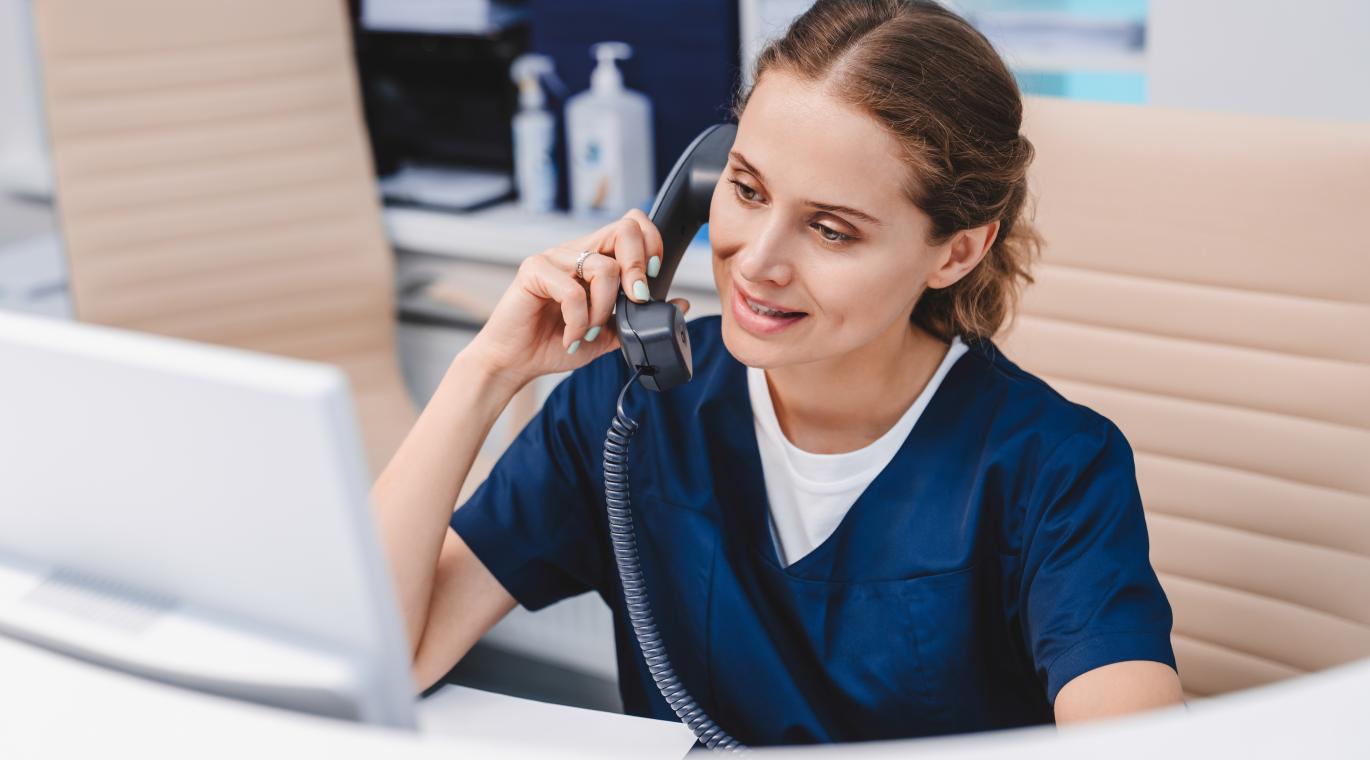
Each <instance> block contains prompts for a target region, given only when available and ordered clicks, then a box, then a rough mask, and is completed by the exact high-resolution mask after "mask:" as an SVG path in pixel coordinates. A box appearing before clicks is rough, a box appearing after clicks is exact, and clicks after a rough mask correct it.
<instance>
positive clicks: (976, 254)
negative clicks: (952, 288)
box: [928, 219, 999, 288]
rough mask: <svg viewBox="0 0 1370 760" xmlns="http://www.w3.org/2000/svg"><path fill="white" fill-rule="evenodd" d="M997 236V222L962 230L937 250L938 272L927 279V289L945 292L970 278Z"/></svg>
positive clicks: (936, 270) (934, 272) (935, 271)
mask: <svg viewBox="0 0 1370 760" xmlns="http://www.w3.org/2000/svg"><path fill="white" fill-rule="evenodd" d="M998 236H999V220H998V219H996V220H994V221H992V222H990V223H989V224H982V225H980V226H979V227H972V228H971V229H968V230H961V231H960V232H957V233H956V234H955V235H952V236H951V240H948V241H947V242H945V243H943V244H942V245H941V246H940V249H941V255H940V256H939V257H938V259H937V262H938V263H937V268H935V269H933V270H932V273H931V274H929V275H928V287H930V288H945V287H947V286H949V285H952V284H955V283H956V281H957V280H960V279H961V278H962V277H965V276H966V275H967V274H970V270H972V269H974V268H975V267H976V265H978V264H979V263H980V261H981V259H983V258H985V255H986V254H988V253H989V249H990V248H991V247H992V246H993V245H994V240H995V238H997V237H998Z"/></svg>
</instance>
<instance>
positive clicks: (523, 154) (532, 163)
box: [509, 53, 560, 213]
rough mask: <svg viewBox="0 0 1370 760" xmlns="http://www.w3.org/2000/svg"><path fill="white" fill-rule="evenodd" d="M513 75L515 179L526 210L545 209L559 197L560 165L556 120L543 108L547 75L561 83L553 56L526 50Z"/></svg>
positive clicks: (551, 81) (549, 79)
mask: <svg viewBox="0 0 1370 760" xmlns="http://www.w3.org/2000/svg"><path fill="white" fill-rule="evenodd" d="M509 72H510V76H511V77H512V78H513V80H514V81H515V82H517V83H518V88H519V109H520V110H519V112H518V113H517V114H515V115H514V183H515V187H517V188H518V196H519V205H520V206H521V207H522V208H523V209H524V210H526V211H531V212H537V213H546V212H549V211H551V210H552V208H553V205H554V204H555V203H556V198H557V167H556V163H555V161H554V159H553V157H552V149H553V145H554V143H555V141H556V120H555V119H554V118H553V117H552V114H550V113H548V112H547V109H545V108H543V104H544V103H545V102H546V98H545V97H544V95H543V92H542V82H543V79H544V78H546V79H547V80H548V81H549V82H550V83H551V84H552V85H553V87H554V88H555V87H557V86H559V84H560V83H559V82H558V81H557V80H556V72H555V70H554V68H553V66H552V59H551V58H548V57H547V56H545V55H539V54H537V53H527V54H524V55H521V56H519V57H518V58H516V59H514V63H513V64H512V65H511V66H510V67H509Z"/></svg>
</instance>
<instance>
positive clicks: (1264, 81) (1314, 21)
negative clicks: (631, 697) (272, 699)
mask: <svg viewBox="0 0 1370 760" xmlns="http://www.w3.org/2000/svg"><path fill="white" fill-rule="evenodd" d="M808 4H809V3H807V2H804V1H803V0H652V1H651V2H641V0H577V2H574V3H568V2H563V1H562V0H526V1H525V2H516V1H509V2H492V1H485V0H351V2H348V3H345V4H341V5H338V6H335V5H334V4H330V3H328V2H322V3H321V2H309V3H295V2H294V1H293V0H292V2H291V3H266V2H238V1H237V0H233V1H232V2H230V1H229V0H224V2H222V3H218V4H215V3H208V2H195V3H176V2H166V1H160V2H159V1H157V0H129V1H128V2H120V3H85V4H84V5H83V4H81V3H74V2H60V1H59V2H44V1H43V0H0V102H2V103H4V107H3V108H0V309H8V310H17V311H25V312H32V313H38V314H44V315H48V316H52V317H55V318H60V319H81V320H85V321H92V322H101V323H106V324H116V325H120V326H125V327H131V328H133V329H143V330H148V331H153V332H160V333H165V334H171V335H180V336H182V337H190V338H194V339H199V340H207V341H211V342H219V343H226V344H230V345H240V346H244V347H250V348H254V349H258V350H265V351H272V352H278V353H286V354H291V355H298V356H304V357H306V358H314V359H319V360H324V361H332V362H335V363H338V364H340V365H341V366H343V367H345V368H346V369H347V370H348V372H349V375H350V376H351V377H352V378H353V381H354V384H355V385H356V387H357V392H358V403H359V406H360V407H361V409H362V417H363V423H364V425H365V427H366V433H367V437H368V446H369V447H370V449H371V453H372V457H373V466H374V465H375V463H376V462H377V461H383V459H384V456H385V455H386V452H387V451H389V450H391V449H393V446H394V443H395V442H396V441H397V440H398V438H399V436H402V435H403V431H404V430H406V429H407V426H408V425H409V424H410V423H411V422H412V419H413V415H414V410H415V409H417V408H421V407H422V405H423V404H424V402H425V401H426V400H427V398H428V397H429V395H430V394H431V393H432V391H433V389H434V388H435V387H436V385H437V383H438V381H439V379H440V378H441V376H442V373H443V372H444V370H445V369H446V367H447V366H448V363H449V362H450V361H451V358H452V357H453V356H454V355H455V354H456V353H457V352H458V351H460V350H461V348H462V347H463V346H464V345H465V344H466V342H467V341H469V340H470V338H471V337H472V336H473V335H474V334H475V332H476V331H478V330H479V329H480V327H481V325H482V323H483V320H484V318H485V316H486V315H488V313H489V311H490V309H491V308H492V307H493V305H494V303H495V301H496V300H497V299H498V297H499V295H500V294H501V293H502V292H503V290H504V289H505V287H507V285H508V284H509V282H510V281H511V280H512V278H513V274H514V271H515V268H516V267H517V265H518V263H519V261H520V260H522V259H523V258H524V257H526V256H528V255H531V254H534V253H537V252H539V251H541V250H543V249H545V248H547V247H549V246H551V245H554V244H557V243H559V242H561V241H564V240H567V239H569V238H572V237H575V236H578V235H581V234H584V233H585V232H587V231H589V230H592V229H594V228H596V227H598V226H600V225H601V224H603V223H604V221H605V220H606V219H609V218H612V217H615V216H618V215H620V214H621V213H622V212H623V211H624V210H626V209H627V208H630V207H633V206H636V207H640V208H647V207H648V206H649V204H650V202H651V198H652V195H653V194H654V192H655V189H656V186H657V183H658V182H659V181H660V180H661V179H662V178H663V176H664V175H665V173H666V172H667V171H669V169H670V168H671V165H672V164H673V163H674V161H675V158H676V157H677V156H678V155H679V154H680V152H681V151H682V150H683V149H684V148H685V147H686V145H687V144H688V143H689V141H690V140H691V139H692V138H693V137H694V136H695V135H696V134H698V133H699V131H700V130H701V129H703V128H704V127H706V126H708V125H709V124H712V123H715V122H717V121H720V120H724V119H726V118H727V115H728V111H729V107H730V105H731V103H732V98H733V96H734V94H735V92H736V91H737V89H738V87H739V86H744V85H745V84H746V83H747V82H748V81H749V77H750V75H751V72H750V64H751V61H752V60H753V58H754V57H755V55H756V53H757V52H758V51H759V50H760V48H761V46H762V45H764V44H765V42H766V41H767V40H768V39H770V38H772V37H774V36H777V35H779V34H780V33H781V32H783V30H784V28H785V26H786V25H787V24H788V23H789V21H790V20H791V19H793V18H794V17H795V16H796V15H797V14H799V13H801V12H802V11H803V10H804V9H805V8H806V7H807V6H808ZM297 5H298V7H296V6H297ZM951 5H952V6H953V7H955V8H956V9H957V10H959V11H960V12H961V13H963V14H964V15H965V16H966V17H967V18H968V19H970V20H971V21H972V22H973V23H974V24H975V25H976V26H977V27H978V28H980V29H981V30H982V31H983V32H984V33H985V34H986V36H987V37H989V39H990V40H991V41H992V42H993V43H994V44H995V45H996V47H997V48H998V49H999V50H1000V51H1001V52H1002V53H1003V55H1004V56H1005V58H1006V60H1007V61H1008V62H1009V63H1010V65H1011V67H1012V68H1013V71H1014V73H1015V74H1016V76H1017V77H1018V79H1019V82H1020V84H1021V86H1022V89H1023V91H1024V93H1026V94H1029V95H1034V96H1048V97H1053V98H1061V99H1066V100H1068V101H1072V102H1079V103H1101V104H1127V105H1131V106H1136V107H1139V108H1141V109H1185V110H1192V111H1200V112H1208V113H1220V114H1225V115H1229V116H1231V117H1233V118H1238V117H1255V118H1261V119H1268V118H1275V119H1277V120H1278V119H1290V120H1294V121H1297V122H1300V123H1302V122H1304V121H1308V122H1317V123H1319V124H1326V123H1335V124H1340V125H1364V124H1365V123H1366V122H1370V90H1368V89H1367V87H1366V81H1367V75H1370V45H1367V44H1366V43H1367V41H1370V4H1367V3H1366V2H1364V0H1315V1H1314V2H1305V3H1291V2H1276V1H1275V0H1249V1H1247V2H1236V1H1235V0H1234V1H1230V2H1189V1H1187V0H959V1H958V2H954V3H951ZM603 42H622V43H626V46H610V47H601V48H595V47H594V46H595V45H597V44H598V43H603ZM596 54H598V58H596ZM597 70H598V71H599V72H601V73H598V74H597V73H595V72H596V71H597ZM615 71H616V72H617V74H614V73H613V72H615ZM577 98H585V99H586V100H584V101H583V103H585V104H588V106H590V109H591V110H594V111H597V112H598V113H612V114H614V115H615V116H614V118H615V119H617V120H618V121H617V122H615V123H616V125H617V127H618V128H617V129H616V130H610V132H612V134H609V132H604V131H599V132H597V131H596V130H597V129H600V128H601V127H600V126H597V124H596V123H595V122H593V121H584V120H581V121H578V120H577V119H578V117H577V116H576V113H577V109H576V103H577V100H576V99H577ZM1129 113H1131V112H1129ZM1224 123H1226V122H1224ZM1261 123H1262V124H1269V123H1284V122H1267V121H1262V122H1261ZM1291 123H1292V122H1291ZM1353 128H1354V127H1353ZM1361 134H1363V133H1361ZM1289 150H1290V151H1297V150H1299V146H1298V145H1290V146H1289ZM1360 155H1361V156H1362V160H1363V154H1360ZM1246 159H1247V160H1248V161H1259V160H1261V159H1262V157H1261V156H1256V155H1250V156H1247V157H1246ZM1271 190H1272V191H1274V192H1278V191H1279V189H1278V188H1271ZM706 234H707V232H705V233H701V237H700V238H699V239H697V240H696V242H695V244H694V245H693V246H692V247H691V250H690V252H689V253H688V254H687V256H686V261H685V263H684V264H683V265H682V267H681V270H680V272H679V274H678V275H677V281H676V283H675V290H676V291H678V292H679V293H680V294H681V295H684V296H686V297H688V298H689V299H690V300H691V302H692V303H693V309H692V312H691V315H690V316H691V317H692V318H693V317H697V316H699V315H702V314H709V313H716V312H717V311H718V308H719V306H718V303H717V299H716V297H715V295H714V292H713V283H712V276H711V273H710V269H709V256H710V254H709V251H708V247H707V240H706V238H705V235H706ZM1362 259H1363V256H1362V257H1361V259H1358V261H1359V260H1362ZM1352 271H1355V272H1361V271H1363V267H1362V266H1361V264H1359V263H1358V264H1355V266H1354V267H1352ZM1210 284H1212V283H1210ZM1305 295H1306V294H1305ZM1361 297H1362V296H1361V295H1360V293H1359V291H1357V292H1355V293H1352V294H1350V295H1342V296H1340V299H1341V301H1342V302H1343V303H1360V302H1359V301H1358V300H1357V299H1360V298H1361ZM1358 308H1363V303H1361V304H1360V306H1358ZM1357 314H1359V315H1360V317H1358V318H1361V317H1363V312H1357ZM363 321H364V322H366V325H367V326H366V327H365V329H363V328H362V327H360V326H358V325H360V324H361V323H362V322H363ZM344 326H351V327H348V329H346V330H344V329H343V328H344ZM363 335H365V336H368V337H364V338H363V337H357V336H363ZM340 336H341V337H340ZM349 336H350V337H349ZM349 340H353V341H354V342H353V343H349V342H348V341H349ZM1363 359H1364V358H1363V357H1362V358H1361V361H1363ZM1358 366H1359V365H1358ZM0 371H3V369H2V368H0ZM559 379H560V378H556V377H550V378H543V380H542V381H541V382H539V383H538V384H536V385H535V386H534V387H532V388H530V389H529V390H528V391H527V392H526V393H525V394H524V395H523V397H521V399H520V400H519V401H518V402H516V403H515V404H514V405H513V406H511V407H510V409H509V410H508V411H507V412H506V414H505V416H504V417H503V418H502V419H501V422H500V424H499V425H498V426H497V427H496V430H495V432H494V433H493V434H492V436H491V438H490V441H489V442H488V443H487V447H486V451H485V452H484V460H483V466H485V467H488V466H489V463H490V462H491V461H493V459H494V458H495V457H497V456H498V454H499V451H500V450H501V447H502V445H503V443H504V442H505V441H507V440H508V438H509V436H511V435H512V434H513V433H514V432H516V431H517V430H518V429H519V427H520V426H521V425H522V424H523V423H524V422H525V421H526V420H527V419H528V417H529V416H531V414H532V413H533V412H534V411H535V410H536V409H537V406H538V404H539V403H540V401H541V399H542V398H543V397H544V396H545V394H546V392H547V391H548V390H550V388H551V387H552V386H553V385H555V384H556V382H557V381H558V380H559ZM1358 398H1359V397H1358ZM1125 429H1126V428H1125ZM1128 432H1129V436H1131V435H1132V432H1131V431H1128ZM472 480H473V481H475V480H478V478H477V477H475V476H473V478H472ZM471 485H474V483H471V484H468V492H469V486H471ZM1356 487H1360V486H1356ZM1351 490H1352V491H1354V490H1355V488H1351ZM1356 499H1357V501H1356V502H1355V503H1356V504H1362V503H1363V502H1364V500H1365V497H1364V494H1359V495H1357V496H1356ZM1356 525H1361V523H1356ZM1358 541H1359V539H1358ZM1356 546H1361V544H1360V543H1357V544H1356ZM1364 550H1365V547H1364V546H1361V551H1364ZM1358 556H1359V555H1358ZM1360 559H1361V560H1363V557H1361V558H1360ZM1358 561H1360V560H1358ZM1348 572H1350V571H1348ZM1354 572H1356V573H1363V572H1364V567H1362V566H1361V565H1359V564H1358V565H1356V567H1355V569H1354ZM1362 612H1363V611H1362ZM1347 614H1348V615H1349V616H1350V617H1351V618H1352V619H1354V618H1355V616H1356V615H1357V614H1361V613H1355V614H1351V613H1347ZM1355 622H1356V625H1358V626H1360V627H1359V628H1357V629H1356V630H1355V631H1354V632H1352V634H1348V635H1350V636H1351V639H1350V640H1351V641H1352V642H1353V643H1352V644H1350V645H1347V646H1348V647H1350V649H1343V650H1338V651H1339V652H1343V653H1344V652H1359V651H1361V650H1360V649H1356V647H1361V646H1365V642H1366V640H1367V639H1366V638H1365V635H1364V628H1365V624H1366V623H1367V622H1370V621H1359V620H1356V621H1355ZM1338 656H1341V655H1338ZM1317 664H1318V663H1316V662H1313V663H1311V664H1302V665H1300V666H1299V667H1298V668H1294V669H1292V670H1291V669H1288V668H1285V669H1278V668H1276V669H1270V668H1266V669H1264V670H1262V669H1260V668H1255V669H1254V670H1251V669H1247V670H1244V671H1242V672H1243V673H1246V674H1247V675H1245V676H1242V677H1234V678H1229V679H1227V680H1222V679H1221V678H1220V679H1218V681H1219V683H1220V686H1215V687H1212V688H1211V689H1210V691H1217V690H1223V689H1231V688H1236V687H1239V686H1244V685H1255V684H1256V683H1259V682H1265V681H1270V680H1275V679H1276V678H1279V677H1283V676H1286V675H1289V674H1292V672H1294V671H1295V670H1308V669H1312V668H1313V667H1315V666H1316V665H1317ZM1238 670H1240V669H1238ZM1234 672H1235V671H1234ZM1251 673H1255V674H1256V675H1251ZM451 677H452V678H453V679H454V680H455V681H456V682H460V683H466V684H470V685H476V686H480V687H482V688H487V689H491V690H494V691H504V692H506V693H511V694H516V695H519V696H527V697H534V698H538V699H544V700H548V701H554V702H562V703H565V704H575V705H583V706H589V707H597V708H602V709H610V710H613V709H618V695H617V688H616V686H615V664H614V654H613V635H612V629H611V627H610V620H609V618H608V612H607V610H606V609H605V608H604V606H603V605H602V603H601V602H600V601H599V600H598V599H596V598H593V597H590V596H587V597H581V598H577V599H572V600H568V601H566V602H563V603H561V604H558V605H555V606H554V607H552V608H550V609H548V610H545V611H542V612H539V613H537V614H529V613H527V612H525V611H523V610H521V609H519V610H515V612H514V613H513V614H512V615H510V616H509V618H508V619H507V620H505V621H504V622H502V623H501V624H500V625H499V626H497V627H496V629H495V630H494V631H493V632H492V633H491V634H490V635H489V636H487V637H486V640H485V642H484V643H483V644H482V645H481V646H480V647H478V649H477V650H476V651H475V652H474V653H473V654H472V655H471V656H470V657H468V658H467V660H466V661H464V662H463V663H462V665H461V666H459V667H458V669H457V670H456V671H454V673H453V674H452V676H451ZM1243 678H1245V680H1243ZM1234 679H1235V680H1234ZM1187 686H1188V684H1187ZM1201 692H1202V690H1201V689H1198V688H1195V689H1194V690H1193V693H1194V694H1196V695H1198V694H1200V693H1201Z"/></svg>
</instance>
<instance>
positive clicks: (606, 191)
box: [566, 42, 655, 218]
mask: <svg viewBox="0 0 1370 760" xmlns="http://www.w3.org/2000/svg"><path fill="white" fill-rule="evenodd" d="M590 50H591V55H592V56H593V57H594V58H595V59H596V60H598V62H599V63H598V65H596V66H595V70H594V73H593V74H592V75H591V77H590V89H589V90H587V91H585V92H581V93H579V94H577V95H575V96H573V97H571V99H570V100H569V101H567V104H566V129H567V155H568V157H569V161H568V163H569V164H570V189H571V211H572V212H573V213H575V214H576V215H579V216H584V217H595V218H611V217H618V216H622V215H623V214H624V213H625V212H627V211H628V209H630V208H634V207H638V206H641V205H643V204H644V203H646V202H647V201H649V200H650V198H651V195H652V190H653V187H652V182H653V178H654V176H655V165H654V155H655V154H654V152H653V150H652V106H651V101H650V100H648V98H647V96H645V95H643V94H642V93H639V92H633V91H632V90H629V89H626V88H625V87H624V86H623V74H622V72H620V71H619V69H618V66H617V65H616V64H615V61H617V60H621V59H626V58H628V57H630V56H631V55H632V52H633V51H632V48H631V47H629V46H628V45H627V43H623V42H601V43H599V44H597V45H594V46H592V47H591V48H590Z"/></svg>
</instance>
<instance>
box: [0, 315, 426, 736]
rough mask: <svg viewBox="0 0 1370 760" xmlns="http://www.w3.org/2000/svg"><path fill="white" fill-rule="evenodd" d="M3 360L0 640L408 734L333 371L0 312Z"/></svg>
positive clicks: (403, 689)
mask: <svg viewBox="0 0 1370 760" xmlns="http://www.w3.org/2000/svg"><path fill="white" fill-rule="evenodd" d="M0 366H3V367H4V368H5V370H4V372H0V419H3V420H4V421H5V423H4V424H3V425H0V462H3V463H4V465H3V466H4V472H5V477H4V478H3V482H2V483H0V490H3V495H0V633H3V634H5V635H8V636H11V637H14V638H18V639H21V640H24V641H27V642H30V643H35V644H39V645H42V646H44V647H46V648H48V649H51V650H53V651H56V652H59V653H62V654H66V655H69V656H73V657H76V658H79V659H84V660H88V661H91V662H94V663H97V664H100V665H103V666H106V667H110V668H113V669H116V670H121V671H124V672H128V673H132V674H135V675H141V676H145V677H148V678H152V679H155V680H159V681H163V682H166V683H171V684H175V685H180V686H185V687H187V688H191V689H196V690H201V691H206V692H209V693H214V694H220V695H225V696H232V697H238V698H242V699H248V700H252V701H257V702H261V703H265V704H271V705H276V706H281V707H290V708H293V709H296V710H301V711H305V712H310V713H314V714H320V715H327V716H331V717H337V718H344V719H350V720H357V721H364V722H368V723H376V724H381V725H387V726H393V727H399V728H412V727H413V726H414V724H415V718H414V702H415V697H414V694H415V689H414V686H413V683H412V679H411V677H410V673H409V663H408V658H407V656H406V653H407V639H406V638H405V636H404V632H403V630H402V624H401V622H400V618H399V613H398V610H397V607H396V604H395V601H394V599H393V597H392V589H391V585H390V580H389V573H388V568H387V566H386V564H385V561H384V559H383V557H382V554H381V550H380V546H379V542H378V541H377V540H376V538H375V534H374V529H373V524H372V515H371V512H370V508H369V501H368V498H367V490H368V478H367V473H366V467H365V460H364V458H363V455H362V446H361V441H360V439H359V437H358V434H357V425H356V418H355V413H354V411H353V406H352V403H351V400H350V398H349V395H348V391H347V382H346V378H345V376H344V375H343V374H342V373H341V372H340V371H339V370H337V369H336V368H333V367H329V366H326V365H321V364H314V363H307V362H301V361H297V360H290V359H284V358H278V357H270V356H266V355H262V354H253V353H248V352H244V351H239V350H233V349H227V348H221V347H214V346H205V345H199V344H193V343H189V342H184V341H175V340H170V339H167V338H163V337H159V336H150V335H142V334H137V333H131V332H125V331H120V330H114V329H110V328H105V327H97V326H90V325H80V324H76V323H71V322H64V321H58V320H47V319H40V318H36V317H27V316H23V317H21V316H17V315H0Z"/></svg>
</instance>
